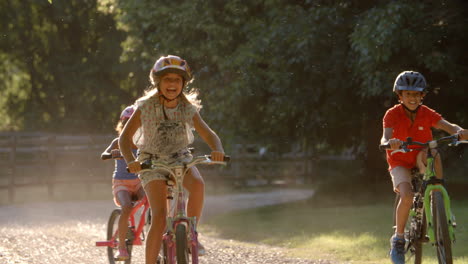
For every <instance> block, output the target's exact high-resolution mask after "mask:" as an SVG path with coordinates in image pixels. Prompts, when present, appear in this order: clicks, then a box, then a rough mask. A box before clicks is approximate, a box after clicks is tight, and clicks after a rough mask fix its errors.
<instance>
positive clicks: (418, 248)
mask: <svg viewBox="0 0 468 264" xmlns="http://www.w3.org/2000/svg"><path fill="white" fill-rule="evenodd" d="M426 229H427V223H426V213H424V212H423V218H422V226H421V228H420V230H419V231H420V232H419V234H418V238H417V239H415V240H414V242H413V250H414V264H421V263H422V255H423V250H422V244H423V242H422V241H423V239H424V238H425V237H426Z"/></svg>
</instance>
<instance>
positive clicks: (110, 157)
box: [101, 154, 123, 160]
mask: <svg viewBox="0 0 468 264" xmlns="http://www.w3.org/2000/svg"><path fill="white" fill-rule="evenodd" d="M118 158H123V157H122V156H119V157H112V154H102V155H101V159H102V160H110V159H118Z"/></svg>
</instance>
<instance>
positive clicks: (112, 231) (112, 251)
mask: <svg viewBox="0 0 468 264" xmlns="http://www.w3.org/2000/svg"><path fill="white" fill-rule="evenodd" d="M121 214H122V211H121V210H120V209H115V210H114V211H112V213H111V215H110V217H109V222H108V223H107V240H108V241H110V240H112V239H115V240H118V227H119V219H120V215H121ZM128 231H129V232H131V230H130V229H129V230H128ZM127 237H129V234H127ZM119 242H120V241H119ZM127 251H128V255H129V258H128V260H126V261H125V264H130V263H131V258H132V245H127ZM118 252H119V248H118V246H116V247H107V256H108V258H109V263H110V264H117V263H120V262H119V261H117V260H116V259H115V256H116V255H117V254H118Z"/></svg>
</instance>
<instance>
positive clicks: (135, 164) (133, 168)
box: [127, 160, 141, 173]
mask: <svg viewBox="0 0 468 264" xmlns="http://www.w3.org/2000/svg"><path fill="white" fill-rule="evenodd" d="M127 170H128V172H130V173H138V172H139V171H141V164H140V162H139V161H137V160H134V161H131V162H129V163H127Z"/></svg>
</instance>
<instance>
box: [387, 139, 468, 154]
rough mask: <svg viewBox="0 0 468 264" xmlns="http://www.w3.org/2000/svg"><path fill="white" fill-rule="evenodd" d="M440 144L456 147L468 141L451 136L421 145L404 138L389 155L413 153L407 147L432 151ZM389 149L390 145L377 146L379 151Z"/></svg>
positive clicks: (421, 143)
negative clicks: (418, 147)
mask: <svg viewBox="0 0 468 264" xmlns="http://www.w3.org/2000/svg"><path fill="white" fill-rule="evenodd" d="M440 143H448V145H449V146H458V145H459V144H467V143H468V140H458V135H451V136H446V137H442V138H439V139H436V140H430V141H427V142H425V143H423V142H418V141H413V139H412V138H411V137H408V138H406V141H405V142H403V143H402V144H401V146H400V149H397V150H394V151H392V152H391V154H394V153H398V152H403V153H406V152H411V151H413V150H414V149H410V148H408V147H409V146H420V147H429V148H431V149H434V148H437V147H438V145H439V144H440ZM389 148H391V146H390V144H384V145H379V149H380V150H385V149H389Z"/></svg>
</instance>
